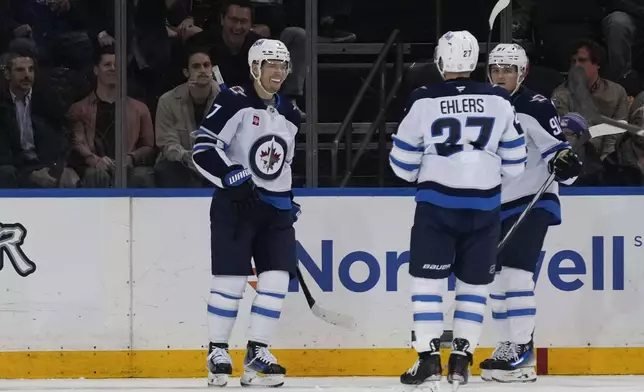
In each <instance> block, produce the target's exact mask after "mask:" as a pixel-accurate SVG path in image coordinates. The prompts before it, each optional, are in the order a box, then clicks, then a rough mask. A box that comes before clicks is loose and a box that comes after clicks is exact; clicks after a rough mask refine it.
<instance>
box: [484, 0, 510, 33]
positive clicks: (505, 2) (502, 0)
mask: <svg viewBox="0 0 644 392" xmlns="http://www.w3.org/2000/svg"><path fill="white" fill-rule="evenodd" d="M509 5H510V0H499V1H497V2H496V4H494V8H492V13H491V14H490V20H489V24H490V30H493V29H494V21H495V20H496V17H497V16H499V14H500V13H501V11H503V10H504V9H505V8H506V7H507V6H509Z"/></svg>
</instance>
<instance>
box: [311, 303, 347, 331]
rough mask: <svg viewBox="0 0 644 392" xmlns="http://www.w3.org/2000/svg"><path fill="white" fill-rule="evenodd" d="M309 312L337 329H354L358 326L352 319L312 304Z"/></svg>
mask: <svg viewBox="0 0 644 392" xmlns="http://www.w3.org/2000/svg"><path fill="white" fill-rule="evenodd" d="M311 312H313V315H315V317H317V318H319V319H321V320H322V321H325V322H327V323H329V324H333V325H335V326H338V327H342V328H347V329H355V328H356V327H357V325H358V323H357V322H356V320H355V319H354V318H353V317H351V316H348V315H346V314H342V313H338V312H334V311H331V310H328V309H324V308H323V307H321V306H320V305H318V304H314V305H313V306H312V307H311Z"/></svg>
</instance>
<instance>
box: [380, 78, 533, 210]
mask: <svg viewBox="0 0 644 392" xmlns="http://www.w3.org/2000/svg"><path fill="white" fill-rule="evenodd" d="M509 99H510V96H509V94H508V93H507V92H506V91H505V90H504V89H502V88H501V87H495V86H491V85H489V84H485V83H478V82H474V81H472V80H470V79H454V80H449V81H445V82H443V83H441V84H438V85H431V86H425V87H421V88H419V89H416V90H415V91H414V92H413V93H412V96H411V99H410V103H409V104H408V106H407V108H406V112H405V117H404V119H403V120H402V122H401V123H400V126H399V128H398V131H397V133H396V134H395V135H394V136H393V141H394V146H393V148H392V150H391V153H390V157H389V162H390V165H391V168H392V169H393V171H394V173H395V174H396V175H397V176H398V177H400V178H402V179H404V180H406V181H409V182H416V181H417V182H418V192H417V194H416V201H417V202H428V203H432V204H435V205H438V206H440V207H444V208H456V209H476V210H486V211H489V210H494V209H496V208H499V207H500V206H501V177H502V176H518V175H520V174H521V173H522V172H523V170H524V167H525V162H526V159H527V158H526V148H525V141H524V137H523V131H522V129H521V126H520V124H519V121H518V119H517V116H516V113H515V112H514V109H513V107H512V105H511V104H510V101H509Z"/></svg>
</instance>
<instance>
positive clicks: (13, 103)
mask: <svg viewBox="0 0 644 392" xmlns="http://www.w3.org/2000/svg"><path fill="white" fill-rule="evenodd" d="M311 3H312V4H313V5H314V8H315V9H312V7H311V6H306V5H305V2H303V1H299V0H125V2H124V3H123V4H122V6H123V7H124V8H125V9H124V11H125V12H124V14H125V15H126V17H125V19H124V20H116V16H117V15H119V16H120V15H123V13H121V14H117V13H116V10H117V9H116V4H115V0H0V53H2V55H1V57H0V67H1V68H2V70H1V71H2V77H0V187H1V188H109V187H133V188H155V187H159V188H195V187H210V186H211V185H210V184H208V183H207V182H205V181H204V179H203V178H201V177H200V176H199V175H198V173H197V172H196V170H195V168H194V165H193V164H192V160H191V149H192V142H193V138H192V137H191V133H192V132H193V131H194V130H195V129H196V128H197V127H198V124H199V123H200V122H201V121H202V119H203V118H204V116H205V115H207V113H208V110H209V108H210V106H211V105H212V102H213V100H214V99H215V97H216V95H217V94H218V93H219V87H218V86H217V85H216V83H214V81H213V79H212V69H213V66H215V65H217V66H219V68H220V70H221V72H222V75H223V77H224V80H225V81H226V83H227V84H228V85H229V86H231V85H237V84H244V83H246V82H247V81H248V80H249V70H248V65H247V54H248V49H249V48H250V46H251V45H252V44H253V43H254V42H255V41H256V40H257V39H259V38H261V37H271V38H277V39H280V40H282V41H283V42H284V43H285V44H286V46H287V47H288V48H289V50H290V52H291V57H292V68H293V72H292V74H291V75H290V76H289V77H288V79H287V81H286V82H285V84H284V86H283V88H282V91H281V92H280V94H281V95H282V96H283V101H284V102H288V103H290V104H293V105H295V106H296V107H297V108H298V109H299V110H300V111H301V112H302V115H303V117H304V119H305V122H304V123H303V125H302V129H301V132H300V135H298V147H297V154H296V158H295V166H294V176H295V183H294V185H295V186H329V185H335V183H334V182H333V180H332V176H331V173H330V170H331V169H330V168H331V166H332V163H331V154H330V151H331V149H332V144H333V143H331V141H332V139H333V137H334V136H336V135H337V130H338V129H339V126H340V123H341V122H342V121H343V120H344V119H345V117H346V116H347V112H348V110H347V108H349V107H350V106H351V104H352V103H353V102H354V100H355V99H356V96H357V93H358V91H359V90H360V87H361V85H362V84H363V83H365V80H366V78H367V75H368V74H369V72H370V70H371V67H372V66H373V64H374V61H375V60H376V58H377V56H378V54H379V52H380V50H381V49H382V48H383V43H384V42H386V41H387V39H388V37H390V35H391V34H392V32H394V31H396V30H398V31H399V32H400V34H399V37H398V39H399V42H401V43H403V44H405V52H404V58H403V61H404V64H402V66H403V76H402V83H401V84H400V86H398V85H395V84H394V83H393V82H392V77H393V76H392V75H393V73H394V68H395V65H396V64H395V59H393V57H392V56H389V57H387V60H386V62H385V67H386V71H385V72H383V80H381V81H379V80H377V79H378V78H374V79H373V80H372V81H369V83H368V86H367V88H366V90H365V91H366V93H365V97H364V100H363V101H362V103H361V104H360V105H359V106H358V107H357V110H356V112H355V115H354V116H353V117H352V118H351V126H350V129H351V134H350V135H349V136H350V138H349V139H347V142H346V143H344V142H343V144H342V145H341V148H342V149H343V150H344V151H346V149H347V146H348V147H349V149H350V151H349V152H350V153H351V152H352V153H354V156H355V152H356V151H357V150H358V146H357V144H358V142H360V141H361V140H362V139H361V138H363V137H365V133H362V134H361V133H360V132H359V129H360V125H361V124H370V122H372V121H374V120H375V118H376V116H377V114H378V110H379V108H380V107H381V106H379V105H381V104H382V102H379V101H381V94H380V93H379V90H378V89H379V83H380V85H381V86H383V88H391V89H395V91H394V92H395V96H396V98H395V100H394V103H393V104H392V105H390V106H389V107H387V108H386V115H385V116H384V119H383V125H382V126H378V127H377V128H378V132H382V133H384V134H385V135H383V137H382V138H379V137H378V136H377V135H378V132H376V133H375V134H373V135H368V134H366V135H367V136H369V137H372V139H373V142H372V143H369V144H368V148H367V149H366V152H365V153H364V154H363V155H362V157H361V159H360V161H359V164H358V165H357V167H356V168H355V170H353V176H352V177H351V179H350V182H349V183H348V185H350V186H400V185H406V184H401V183H400V182H398V181H397V180H396V179H395V178H394V176H393V174H392V173H389V172H388V171H386V170H383V167H384V165H383V162H384V161H383V157H384V154H383V152H384V151H386V150H387V148H386V145H383V143H385V144H388V143H390V139H389V138H388V135H389V134H390V133H391V132H392V130H393V129H395V124H396V122H397V121H398V120H399V119H400V116H401V114H402V107H403V106H404V102H405V100H406V98H407V96H408V94H409V92H410V91H411V90H412V89H413V88H415V87H418V86H420V85H422V84H424V83H429V82H434V81H438V80H440V77H439V75H438V74H437V72H436V70H435V67H434V66H433V64H432V63H431V61H432V60H431V58H432V53H433V46H432V45H433V43H435V42H436V41H437V37H438V36H440V35H442V33H443V32H445V31H448V30H461V29H467V30H469V31H471V32H472V33H473V34H475V35H476V36H477V37H478V38H479V40H480V42H481V43H482V44H483V45H482V46H483V48H484V47H485V45H484V44H485V41H486V39H487V15H489V12H490V10H491V9H492V7H493V5H494V3H495V1H494V0H468V4H467V11H468V12H467V13H465V14H464V13H463V4H462V1H441V0H432V1H418V0H398V1H396V2H373V1H368V0H317V1H313V2H311ZM307 12H309V13H310V15H309V16H313V15H314V16H315V18H314V20H313V19H312V18H311V17H309V18H308V19H309V23H308V24H307V23H305V22H306V20H307ZM481 15H485V17H481ZM117 22H120V23H117ZM117 26H121V31H120V32H119V31H117ZM642 27H644V0H557V1H555V0H539V1H538V4H537V0H514V1H513V2H512V6H511V9H509V10H507V11H506V12H505V13H504V14H503V17H502V18H501V20H500V22H499V26H498V27H497V28H496V29H495V32H494V34H493V41H495V42H509V41H512V42H516V43H519V44H521V45H522V46H523V47H524V48H525V49H526V50H527V52H528V55H529V57H530V61H531V67H530V72H529V75H528V78H527V80H526V83H525V84H526V86H528V87H530V88H533V89H535V90H537V91H538V92H539V93H541V94H543V95H544V96H546V97H548V98H550V99H552V101H553V103H554V104H555V106H556V107H557V110H558V111H559V113H560V115H564V114H566V113H567V112H569V111H574V110H575V108H574V107H573V106H572V102H571V99H570V92H569V91H568V89H567V85H566V73H567V71H568V69H569V67H570V66H571V65H581V66H582V67H584V69H585V70H586V74H587V76H588V78H589V80H590V84H589V86H588V88H589V89H590V91H591V93H592V95H593V98H594V100H595V103H596V105H597V107H598V108H599V110H600V111H601V113H602V114H603V115H605V116H608V117H611V118H614V119H617V120H622V121H627V122H629V123H632V124H636V125H643V122H644V93H642V77H641V75H643V74H644V34H643V30H642ZM504 29H505V31H510V34H503V33H502V32H503V31H504ZM313 31H315V34H314V33H313ZM120 37H122V38H121V41H120V42H117V39H119V38H120ZM117 48H119V49H120V48H125V50H121V51H120V52H119V51H117V50H116V49H117ZM318 52H319V53H318ZM485 56H486V53H485V51H482V52H481V58H480V61H481V66H480V67H479V69H477V71H476V72H475V74H474V77H475V78H476V79H478V80H481V81H483V80H485V70H484V69H483V68H484V66H483V64H484V62H485ZM312 59H315V60H317V61H315V62H314V63H311V60H312ZM123 64H124V67H125V68H124V69H118V68H119V66H120V65H123ZM365 64H366V65H365ZM313 71H315V72H313ZM311 75H315V76H317V79H316V83H312V82H311V80H310V78H311ZM394 85H395V87H392V86H394ZM120 86H126V87H125V94H121V95H119V91H120ZM307 86H308V87H307ZM121 97H125V99H121ZM307 103H309V105H310V104H313V105H315V108H314V109H315V110H313V113H315V114H314V115H313V116H312V117H313V121H312V120H311V116H308V115H307V113H309V112H311V108H307V107H306V106H307V105H306V104H307ZM119 108H123V109H124V112H123V115H122V116H117V114H118V113H119V112H120V111H119ZM328 130H330V131H328ZM568 137H569V138H570V139H571V141H574V140H575V139H576V138H577V137H578V135H574V134H569V135H568ZM343 140H344V139H343ZM376 140H380V142H379V143H377V142H376ZM349 142H351V143H349ZM314 152H315V154H314ZM344 155H346V154H344ZM344 155H343V156H344ZM581 155H582V159H583V160H584V172H583V173H582V176H580V178H579V180H578V181H577V182H576V184H575V186H641V185H644V140H642V139H641V138H638V137H633V136H630V135H629V134H623V135H620V136H617V137H611V138H603V139H599V140H593V141H592V142H590V143H588V144H587V145H585V146H584V148H583V149H582V153H581ZM347 160H349V158H347ZM341 169H342V170H345V171H346V170H347V169H348V167H347V166H346V162H345V163H344V166H342V165H341ZM121 174H122V175H121Z"/></svg>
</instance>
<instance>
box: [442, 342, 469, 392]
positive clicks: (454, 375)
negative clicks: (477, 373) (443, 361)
mask: <svg viewBox="0 0 644 392" xmlns="http://www.w3.org/2000/svg"><path fill="white" fill-rule="evenodd" d="M452 346H453V348H452V353H451V354H450V356H449V362H448V364H447V382H449V383H450V384H452V391H454V392H455V391H457V390H458V388H459V387H460V386H461V385H465V384H467V382H468V380H469V378H470V375H471V373H470V366H469V365H471V364H472V354H471V353H470V352H468V351H466V350H467V348H468V347H469V346H470V342H468V341H467V340H466V339H460V338H456V339H454V341H453V342H452Z"/></svg>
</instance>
